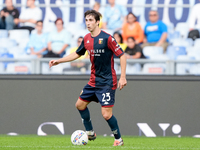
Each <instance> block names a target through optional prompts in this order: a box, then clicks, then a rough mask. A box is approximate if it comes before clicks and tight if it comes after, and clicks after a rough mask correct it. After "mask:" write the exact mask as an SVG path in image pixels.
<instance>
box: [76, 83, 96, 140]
mask: <svg viewBox="0 0 200 150" xmlns="http://www.w3.org/2000/svg"><path fill="white" fill-rule="evenodd" d="M94 91H95V89H94V87H91V86H90V85H88V84H87V85H86V86H85V87H84V88H83V91H82V92H81V94H80V97H79V99H78V100H77V102H76V108H77V109H78V111H79V113H80V115H81V118H82V122H83V124H84V126H85V130H86V133H87V135H88V139H89V140H95V139H96V134H95V133H94V131H93V126H92V121H91V118H90V112H89V109H88V108H87V105H88V104H89V103H90V102H91V101H94V100H95V98H96V96H95V92H94Z"/></svg>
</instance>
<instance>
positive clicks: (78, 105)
mask: <svg viewBox="0 0 200 150" xmlns="http://www.w3.org/2000/svg"><path fill="white" fill-rule="evenodd" d="M75 107H76V108H77V109H80V108H81V105H80V103H79V102H78V101H77V102H76V104H75Z"/></svg>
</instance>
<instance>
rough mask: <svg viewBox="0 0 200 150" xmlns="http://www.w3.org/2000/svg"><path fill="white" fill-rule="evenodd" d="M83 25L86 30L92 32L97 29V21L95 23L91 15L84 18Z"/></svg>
mask: <svg viewBox="0 0 200 150" xmlns="http://www.w3.org/2000/svg"><path fill="white" fill-rule="evenodd" d="M85 24H86V26H87V29H88V30H89V31H90V32H92V31H94V30H95V29H96V27H98V24H99V21H96V20H95V18H94V16H92V15H87V16H86V17H85Z"/></svg>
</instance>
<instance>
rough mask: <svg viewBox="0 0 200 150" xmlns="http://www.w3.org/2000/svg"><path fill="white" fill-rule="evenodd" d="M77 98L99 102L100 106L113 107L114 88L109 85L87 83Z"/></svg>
mask: <svg viewBox="0 0 200 150" xmlns="http://www.w3.org/2000/svg"><path fill="white" fill-rule="evenodd" d="M79 98H80V99H81V100H83V101H86V102H92V101H95V102H97V103H98V102H99V103H100V104H101V106H102V107H113V106H114V103H115V90H113V89H112V87H110V86H101V87H92V86H90V85H88V84H87V85H86V86H85V87H84V88H83V91H82V92H81V94H80V97H79Z"/></svg>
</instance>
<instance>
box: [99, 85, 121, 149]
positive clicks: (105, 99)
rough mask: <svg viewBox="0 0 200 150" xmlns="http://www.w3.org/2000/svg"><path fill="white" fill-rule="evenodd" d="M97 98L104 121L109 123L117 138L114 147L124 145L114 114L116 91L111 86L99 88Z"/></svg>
mask: <svg viewBox="0 0 200 150" xmlns="http://www.w3.org/2000/svg"><path fill="white" fill-rule="evenodd" d="M96 95H97V98H98V100H99V102H100V104H101V106H102V107H101V112H102V115H103V117H104V119H105V120H106V121H107V122H108V125H109V127H110V129H111V131H112V132H113V134H114V136H115V142H114V146H121V145H123V140H122V139H121V134H120V130H119V127H118V123H117V119H116V118H115V116H114V115H113V113H112V110H113V106H114V103H115V90H113V89H112V88H111V87H109V86H105V87H102V88H99V89H98V90H97V91H96Z"/></svg>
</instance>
